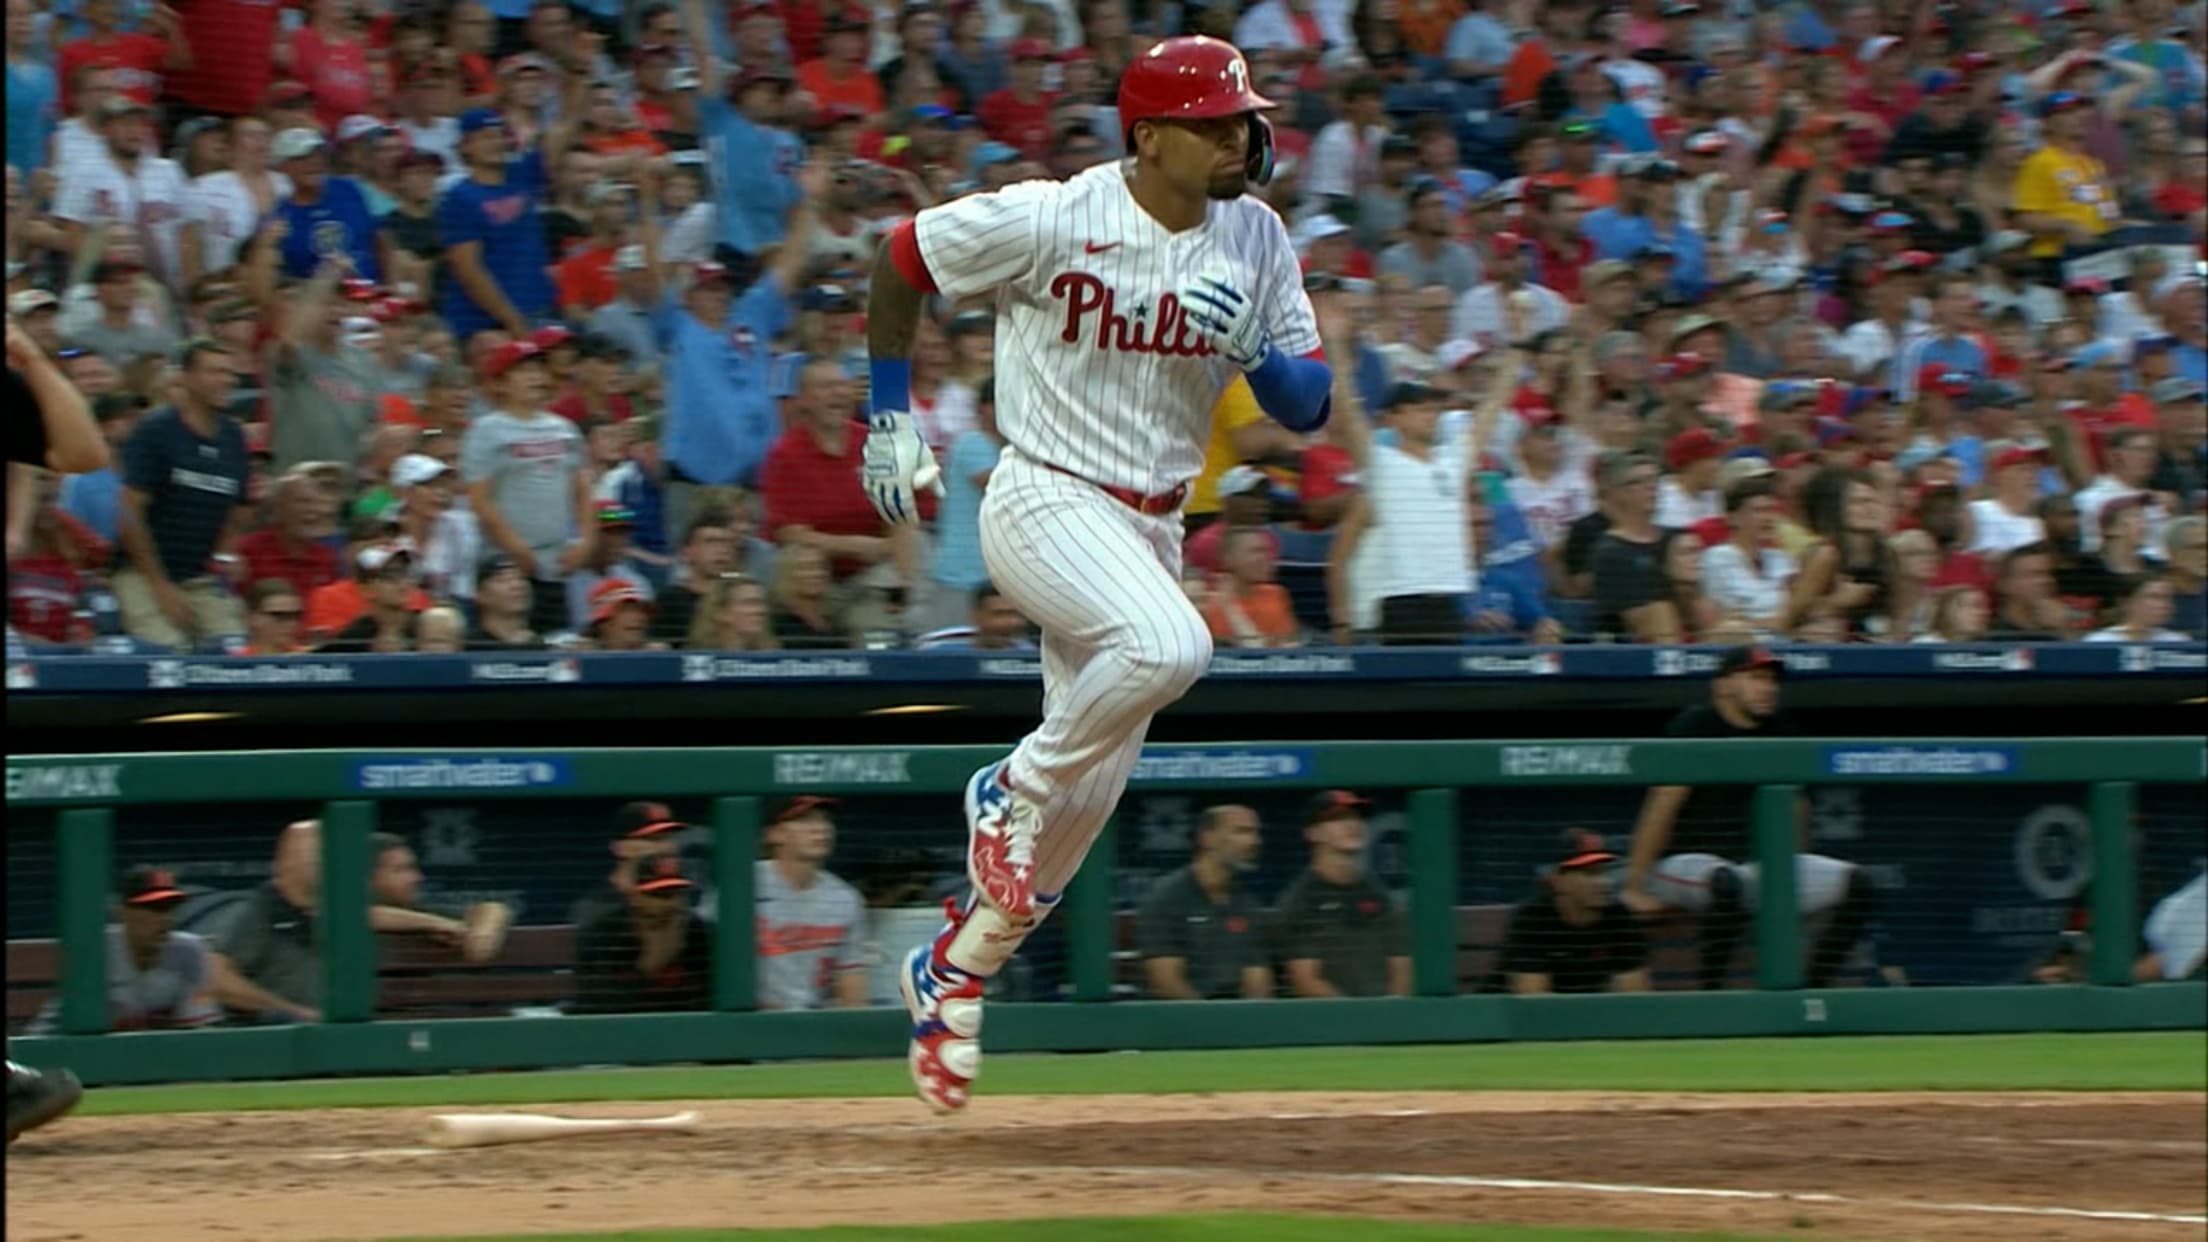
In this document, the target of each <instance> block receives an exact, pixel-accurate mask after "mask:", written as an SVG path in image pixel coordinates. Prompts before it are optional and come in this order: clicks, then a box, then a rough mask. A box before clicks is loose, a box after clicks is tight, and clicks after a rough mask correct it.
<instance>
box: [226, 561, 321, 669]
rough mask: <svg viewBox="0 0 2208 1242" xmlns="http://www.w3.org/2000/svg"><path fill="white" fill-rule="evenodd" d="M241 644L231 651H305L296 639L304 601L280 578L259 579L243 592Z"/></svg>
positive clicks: (250, 653)
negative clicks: (243, 631)
mask: <svg viewBox="0 0 2208 1242" xmlns="http://www.w3.org/2000/svg"><path fill="white" fill-rule="evenodd" d="M245 602H246V614H245V646H243V647H240V648H238V650H237V652H236V653H235V654H237V655H241V656H272V655H296V654H298V653H299V652H302V651H305V650H306V649H307V648H306V644H305V643H303V642H301V641H300V639H299V636H300V634H301V633H302V632H303V631H302V630H301V628H300V624H299V622H300V618H302V617H304V616H305V615H306V610H307V605H306V601H305V600H302V599H301V598H299V592H298V590H297V589H295V588H294V587H293V586H292V585H291V584H290V583H289V582H286V581H284V580H283V579H281V578H263V579H261V580H260V581H259V582H256V583H254V584H253V585H252V587H251V588H249V589H248V590H247V591H246V595H245Z"/></svg>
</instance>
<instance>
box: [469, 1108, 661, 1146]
mask: <svg viewBox="0 0 2208 1242" xmlns="http://www.w3.org/2000/svg"><path fill="white" fill-rule="evenodd" d="M698 1120H699V1119H698V1114H697V1113H695V1112H688V1113H674V1114H671V1115H669V1116H666V1117H554V1116H549V1115H547V1114H543V1113H441V1114H439V1115H437V1116H435V1117H432V1118H430V1119H429V1142H430V1145H431V1146H433V1147H495V1146H497V1145H499V1144H501V1143H537V1142H542V1141H544V1140H546V1139H561V1138H576V1137H579V1136H582V1135H590V1134H640V1133H647V1132H666V1133H675V1134H691V1133H695V1132H696V1131H697V1130H698V1128H699V1125H698Z"/></svg>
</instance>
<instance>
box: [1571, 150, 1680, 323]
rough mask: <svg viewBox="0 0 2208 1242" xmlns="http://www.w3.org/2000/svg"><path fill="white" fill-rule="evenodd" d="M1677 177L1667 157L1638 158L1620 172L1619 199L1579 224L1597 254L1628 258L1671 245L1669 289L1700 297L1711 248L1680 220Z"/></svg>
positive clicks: (1595, 254)
mask: <svg viewBox="0 0 2208 1242" xmlns="http://www.w3.org/2000/svg"><path fill="white" fill-rule="evenodd" d="M1678 179H1679V166H1678V165H1677V164H1674V163H1672V162H1671V161H1670V160H1666V159H1647V160H1642V161H1639V162H1638V163H1636V164H1634V165H1632V166H1629V167H1628V168H1626V169H1625V170H1623V171H1622V172H1621V173H1620V175H1619V177H1618V205H1617V206H1615V207H1603V208H1599V209H1597V210H1595V211H1590V212H1588V213H1587V214H1586V216H1585V217H1584V218H1582V219H1581V221H1580V226H1579V228H1580V232H1582V233H1584V234H1585V235H1586V237H1587V240H1588V241H1590V242H1592V243H1594V247H1595V253H1594V257H1595V259H1597V260H1601V259H1620V260H1625V261H1631V260H1633V259H1635V258H1637V257H1640V255H1641V253H1642V252H1643V251H1645V250H1649V249H1651V248H1652V247H1657V246H1665V247H1669V248H1670V251H1671V262H1672V269H1671V286H1672V289H1673V290H1674V291H1675V292H1677V293H1679V294H1680V295H1681V296H1683V297H1686V298H1689V299H1699V298H1700V297H1701V296H1702V292H1703V290H1704V289H1705V288H1706V287H1707V286H1708V284H1709V257H1708V255H1709V251H1708V247H1707V246H1706V245H1705V244H1704V242H1703V240H1702V237H1701V235H1700V234H1699V233H1696V232H1695V231H1694V230H1693V229H1690V228H1687V227H1686V226H1684V225H1682V224H1681V223H1680V222H1679V207H1678V195H1677V193H1676V192H1675V190H1674V187H1673V183H1674V182H1676V181H1678Z"/></svg>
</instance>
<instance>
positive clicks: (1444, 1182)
mask: <svg viewBox="0 0 2208 1242" xmlns="http://www.w3.org/2000/svg"><path fill="white" fill-rule="evenodd" d="M692 1107H695V1108H698V1109H700V1110H702V1111H703V1112H704V1113H705V1115H706V1118H707V1127H706V1129H705V1131H704V1132H703V1133H700V1134H695V1135H687V1136H679V1135H653V1136H646V1137H643V1138H638V1137H634V1136H630V1137H598V1138H588V1139H574V1140H563V1141H559V1142H554V1143H548V1144H539V1145H532V1146H520V1147H504V1148H496V1149H481V1150H471V1151H455V1152H446V1151H438V1150H436V1149H432V1148H427V1147H424V1146H423V1145H422V1144H423V1135H424V1131H425V1125H426V1119H427V1117H428V1116H429V1115H430V1113H431V1112H432V1111H440V1110H423V1109H375V1110H332V1111H321V1112H286V1113H223V1114H213V1113H199V1114H184V1115H177V1116H156V1117H114V1118H84V1119H72V1120H70V1121H67V1122H64V1123H62V1124H60V1125H57V1126H55V1127H54V1128H53V1129H51V1130H48V1131H44V1132H41V1133H39V1134H37V1135H34V1136H32V1137H30V1138H27V1139H25V1140H23V1141H22V1142H21V1143H18V1144H17V1145H16V1146H15V1147H14V1148H12V1149H10V1152H9V1155H8V1170H7V1173H8V1189H7V1231H6V1232H7V1237H8V1238H10V1239H12V1240H15V1242H63V1240H65V1239H66V1240H69V1242H99V1240H103V1239H112V1238H129V1237H137V1238H151V1239H159V1240H160V1242H189V1240H192V1239H214V1238H221V1239H226V1240H229V1242H238V1240H241V1239H242V1240H244V1242H306V1240H310V1239H312V1240H317V1242H320V1240H323V1239H358V1238H381V1237H392V1236H404V1235H408V1234H416V1235H422V1234H471V1233H484V1234H506V1233H529V1232H552V1231H560V1232H582V1231H590V1230H615V1229H637V1228H644V1227H679V1226H723V1227H733V1226H745V1225H808V1224H837V1223H840V1224H871V1225H896V1224H901V1223H916V1222H923V1221H947V1220H960V1219H981V1218H1008V1217H1029V1216H1075V1215H1108V1214H1122V1213H1136V1212H1171V1211H1224V1210H1236V1209H1264V1210H1268V1211H1305V1212H1333V1213H1354V1214H1364V1215H1378V1216H1393V1217H1403V1218H1415V1219H1425V1220H1462V1221H1474V1222H1505V1221H1508V1222H1519V1223H1530V1224H1584V1225H1608V1226H1621V1227H1636V1226H1638V1227H1646V1228H1650V1229H1668V1228H1679V1229H1687V1228H1701V1229H1729V1230H1737V1231H1741V1232H1771V1233H1778V1232H1784V1233H1787V1234H1789V1235H1795V1236H1807V1237H1816V1238H1829V1239H1861V1240H1864V1242H1870V1240H1873V1239H1875V1240H1877V1242H1906V1240H1911V1239H1920V1238H1957V1239H1969V1240H1978V1239H1983V1240H1985V1242H1994V1240H1997V1239H1998V1240H1999V1242H2011V1240H2014V1239H2032V1240H2034V1242H2065V1240H2069V1239H2103V1238H2107V1239H2126V1240H2129V1239H2140V1240H2149V1239H2151V1240H2154V1242H2165V1240H2167V1242H2175V1240H2177V1239H2197V1238H2199V1237H2201V1236H2202V1233H2203V1225H2202V1224H2201V1223H2200V1221H2199V1218H2200V1217H2201V1216H2202V1215H2203V1214H2204V1213H2208V1172H2204V1170H2208V1113H2204V1110H2203V1101H2202V1099H2201V1097H2200V1096H2198V1095H2188V1094H2152V1095H2149V1094H2136V1095H2129V1094H2127V1095H2074V1094H2063V1095H1985V1094H1970V1095H1957V1096H1926V1095H1877V1096H1863V1095H1856V1096H1847V1095H1814V1096H1688V1095H1646V1094H1634V1095H1607V1094H1570V1095H1558V1094H1541V1095H1508V1094H1492V1093H1490V1094H1433V1093H1420V1094H1364V1095H1320V1094H1285V1095H1219V1096H1085V1097H1084V1096H1063V1097H1047V1098H1046V1097H1010V1098H990V1097H987V1096H983V1097H981V1098H979V1099H978V1100H977V1101H976V1103H975V1105H974V1107H973V1109H972V1111H971V1113H970V1114H969V1115H967V1116H964V1117H961V1118H958V1119H956V1120H954V1121H950V1122H937V1121H933V1120H931V1119H929V1118H928V1117H927V1115H926V1114H925V1113H924V1112H922V1111H921V1109H920V1106H919V1105H918V1104H915V1103H912V1102H910V1101H903V1100H879V1099H869V1100H790V1101H768V1100H757V1101H704V1102H700V1103H697V1104H658V1103H655V1104H651V1105H645V1106H633V1107H626V1108H622V1107H613V1106H604V1105H577V1106H572V1107H551V1106H547V1107H543V1108H538V1109H535V1110H532V1111H541V1112H558V1113H561V1114H564V1115H569V1116H648V1115H654V1114H659V1113H667V1112H673V1111H676V1110H678V1109H681V1108H692ZM456 1111H458V1110H456ZM481 1111H498V1110H481ZM1520 1179H1523V1180H1522V1181H1521V1180H1520ZM2094 1214H2100V1215H2094ZM2116 1214H2136V1215H2135V1216H2134V1217H2133V1218H2129V1219H2119V1218H2117V1215H2116ZM2153 1218H2191V1219H2153Z"/></svg>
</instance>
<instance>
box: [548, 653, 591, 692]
mask: <svg viewBox="0 0 2208 1242" xmlns="http://www.w3.org/2000/svg"><path fill="white" fill-rule="evenodd" d="M582 679H583V665H582V662H581V661H580V660H577V659H575V658H573V657H572V656H571V657H569V658H567V659H565V660H554V661H553V662H552V672H551V673H550V674H549V675H548V676H547V677H546V678H545V680H546V681H549V682H553V683H555V684H558V685H568V684H572V683H574V682H578V681H581V680H582Z"/></svg>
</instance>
